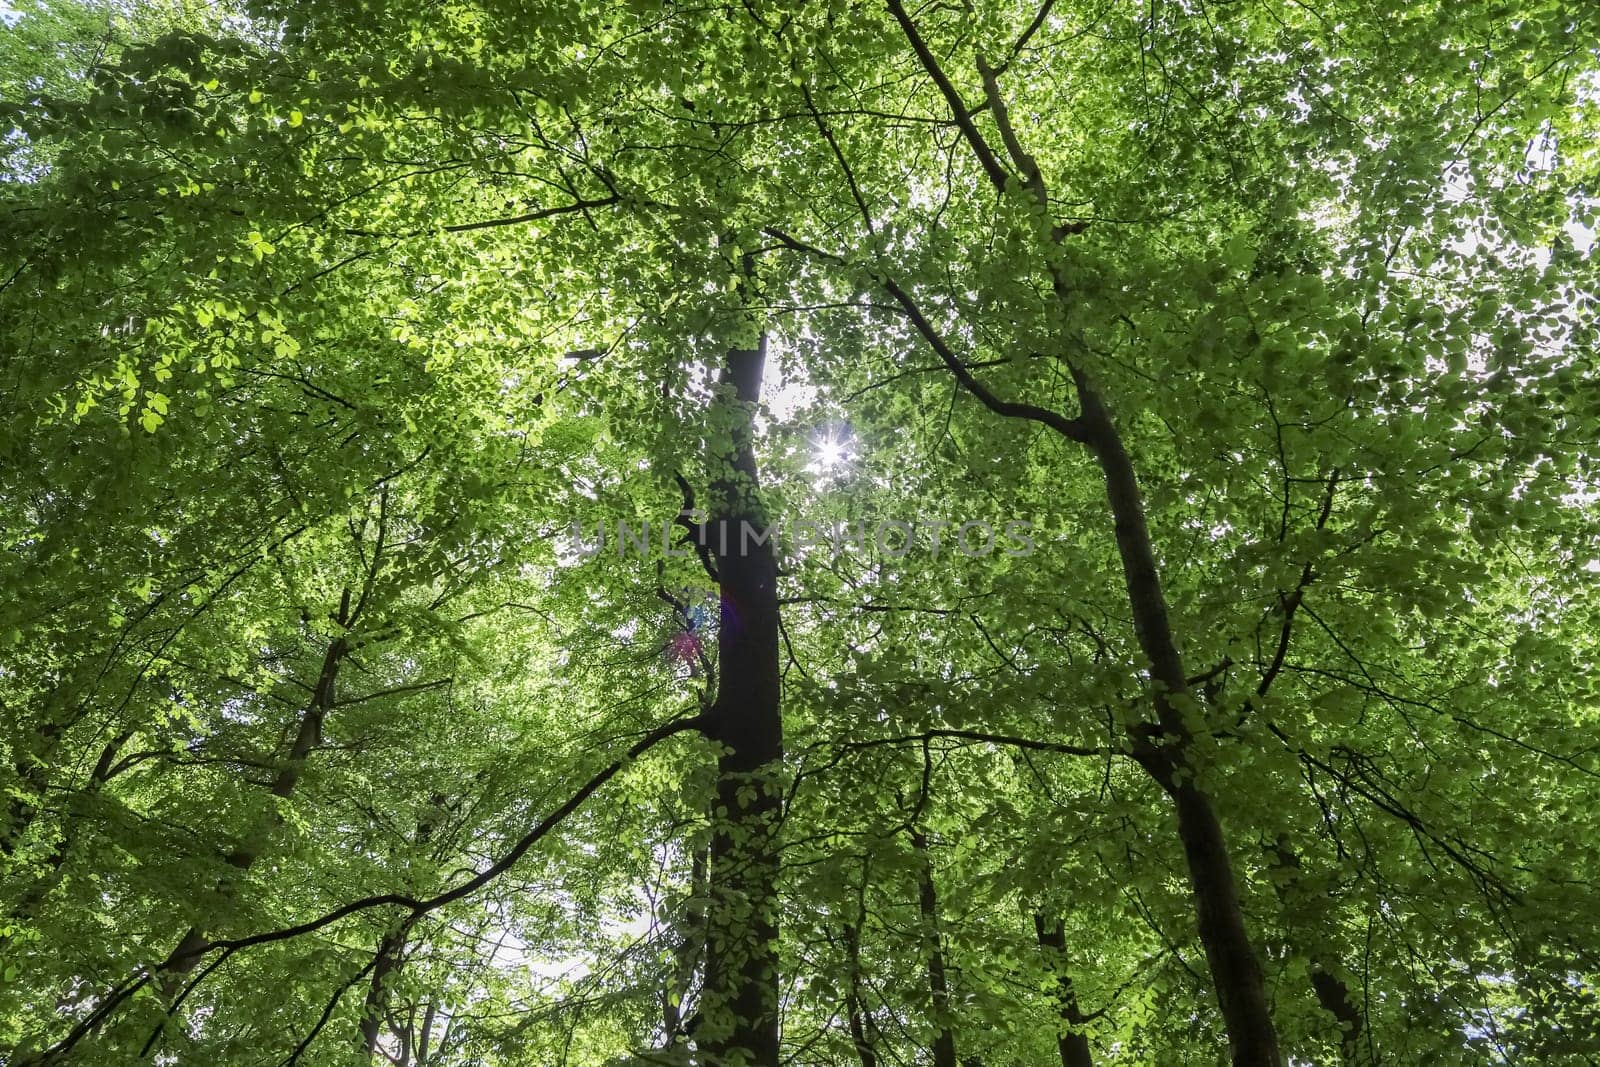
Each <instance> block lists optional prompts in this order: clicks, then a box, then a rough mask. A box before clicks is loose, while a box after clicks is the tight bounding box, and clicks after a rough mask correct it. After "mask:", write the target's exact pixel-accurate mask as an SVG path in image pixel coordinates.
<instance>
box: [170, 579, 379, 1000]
mask: <svg viewBox="0 0 1600 1067" xmlns="http://www.w3.org/2000/svg"><path fill="white" fill-rule="evenodd" d="M349 609H350V592H349V590H346V591H345V594H344V599H343V603H342V604H341V606H340V619H341V621H342V620H344V619H346V618H347V617H348V615H349ZM348 650H349V645H348V643H347V642H346V641H345V639H344V638H343V637H336V638H334V639H333V640H332V641H330V642H329V643H328V649H327V652H326V653H325V654H324V655H323V658H322V667H321V669H320V670H319V671H318V674H317V684H316V686H315V688H314V689H313V690H312V694H311V700H310V702H309V703H307V705H306V707H305V710H304V711H303V712H301V715H300V724H299V728H298V730H297V731H296V733H295V738H294V742H293V743H292V744H291V745H290V746H289V751H288V753H287V754H286V756H285V757H284V761H283V764H282V766H281V767H279V769H278V774H277V777H276V778H274V779H273V782H272V786H271V788H270V789H269V790H268V792H269V793H271V795H272V796H273V797H276V798H278V799H287V798H288V797H290V796H291V795H293V793H294V791H295V787H296V786H297V785H299V784H300V776H301V774H302V773H303V772H304V771H305V765H306V760H307V758H309V756H310V755H311V750H312V749H313V748H315V747H316V745H317V742H318V741H319V740H320V739H321V737H322V724H323V721H324V720H325V719H326V718H327V715H328V712H329V711H331V710H332V709H333V703H334V699H335V690H336V686H337V682H338V678H339V667H340V665H341V664H342V663H343V662H344V657H345V653H346V652H347V651H348ZM278 819H279V816H278V815H277V813H276V812H275V813H274V815H273V818H272V820H271V822H270V824H269V826H268V828H267V831H266V832H270V829H271V827H272V826H276V825H277V823H278ZM266 832H263V833H260V834H258V835H256V837H255V838H254V839H251V840H247V841H246V842H245V843H243V844H242V845H240V846H239V847H238V848H237V849H235V850H234V851H233V852H231V853H230V854H229V855H228V859H227V862H228V865H229V866H230V867H233V868H235V869H236V870H239V871H248V870H249V869H250V867H251V865H252V864H254V863H255V861H256V858H257V857H258V856H259V855H260V854H261V847H262V843H263V839H264V837H265V836H266ZM230 883H231V879H228V878H223V879H222V880H221V881H219V882H218V884H217V888H216V892H217V893H219V894H226V893H227V892H229V891H230V888H231V885H230ZM208 943H209V942H208V941H207V939H206V934H205V931H204V930H202V929H201V928H200V927H199V926H198V925H197V926H191V927H190V928H189V929H188V931H187V932H185V933H184V935H183V937H182V939H180V940H179V942H178V946H177V947H176V948H175V949H173V950H172V953H171V954H170V955H169V956H168V957H167V959H166V961H165V962H164V963H162V964H161V968H160V970H161V978H160V988H161V991H162V993H163V994H164V995H165V996H166V998H167V999H168V1000H171V999H172V998H173V997H175V996H177V994H178V990H179V989H180V988H181V986H182V983H183V979H184V976H185V975H187V974H189V972H190V971H193V970H194V968H195V967H196V966H197V965H198V964H199V962H200V958H201V956H202V955H204V953H205V950H206V946H207V944H208Z"/></svg>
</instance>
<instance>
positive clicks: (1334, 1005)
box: [1270, 841, 1372, 1067]
mask: <svg viewBox="0 0 1600 1067" xmlns="http://www.w3.org/2000/svg"><path fill="white" fill-rule="evenodd" d="M1270 851H1271V852H1272V857H1273V866H1275V867H1277V868H1278V869H1279V870H1280V871H1283V872H1285V873H1286V874H1287V875H1288V882H1287V884H1282V885H1279V887H1278V898H1279V899H1280V900H1282V901H1283V902H1284V904H1285V906H1286V907H1287V906H1288V905H1289V903H1290V897H1291V896H1292V895H1294V894H1295V892H1296V889H1297V888H1298V883H1299V871H1300V857H1299V856H1297V855H1295V854H1294V852H1293V851H1291V850H1290V849H1289V848H1288V847H1287V846H1285V845H1284V844H1283V843H1282V842H1281V841H1280V842H1275V843H1274V844H1273V845H1272V846H1271V848H1270ZM1310 957H1311V991H1312V992H1313V993H1315V994H1316V995H1317V1003H1318V1004H1319V1005H1321V1006H1322V1010H1323V1011H1325V1012H1327V1013H1328V1014H1329V1015H1332V1016H1333V1018H1334V1020H1335V1021H1336V1022H1338V1024H1339V1057H1340V1060H1341V1062H1343V1063H1345V1064H1347V1065H1352V1067H1353V1065H1358V1064H1366V1063H1370V1062H1372V1057H1371V1056H1369V1054H1368V1052H1367V1049H1366V1048H1365V1047H1364V1045H1363V1043H1362V1035H1363V1033H1364V1032H1365V1030H1366V1022H1367V1018H1366V1014H1365V1013H1364V1012H1362V1010H1361V1009H1360V1008H1358V1007H1357V1006H1356V1002H1355V1000H1354V999H1353V998H1352V997H1351V995H1350V987H1349V986H1347V985H1345V983H1344V979H1342V978H1340V977H1339V976H1338V974H1337V973H1336V972H1335V970H1334V967H1333V965H1332V964H1333V961H1332V960H1331V959H1330V958H1329V954H1328V953H1326V952H1322V951H1318V950H1317V949H1316V948H1315V947H1314V948H1313V949H1312V951H1311V953H1310Z"/></svg>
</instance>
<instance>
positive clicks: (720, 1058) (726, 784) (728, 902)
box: [696, 336, 783, 1067]
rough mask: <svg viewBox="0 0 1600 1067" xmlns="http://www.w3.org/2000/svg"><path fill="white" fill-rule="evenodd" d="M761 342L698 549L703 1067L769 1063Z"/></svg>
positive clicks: (770, 830)
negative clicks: (757, 435)
mask: <svg viewBox="0 0 1600 1067" xmlns="http://www.w3.org/2000/svg"><path fill="white" fill-rule="evenodd" d="M766 347H767V346H766V338H765V336H762V337H761V339H760V341H759V343H758V344H757V346H756V347H755V348H753V349H731V350H730V351H729V352H728V355H727V365H726V367H725V368H724V370H723V373H722V384H723V386H724V387H725V388H729V389H731V391H732V394H733V395H732V397H729V398H726V399H725V400H723V401H721V402H722V403H726V404H727V406H728V409H729V410H730V411H731V412H733V413H734V417H733V418H732V419H730V420H729V421H730V422H731V423H732V426H733V429H732V442H731V454H724V455H713V456H712V457H711V462H712V464H713V470H714V471H715V473H714V475H713V482H712V498H713V501H712V507H713V511H712V515H711V522H710V523H709V524H708V525H707V526H706V527H705V530H706V534H705V541H706V542H707V545H706V547H708V548H709V549H710V551H711V553H712V554H713V555H714V558H715V559H716V566H717V579H718V584H719V585H720V587H721V595H722V603H721V612H720V629H719V632H718V639H717V649H718V652H717V667H718V683H717V696H716V700H715V702H714V703H713V705H712V707H711V709H710V712H709V716H708V718H709V724H708V726H707V729H706V733H707V736H709V737H710V738H711V739H712V740H714V741H717V742H718V743H720V744H721V745H723V746H724V752H723V754H722V756H721V757H720V758H719V759H718V761H717V791H716V808H717V810H716V818H715V819H713V830H712V837H711V849H710V852H711V884H710V890H711V892H710V898H711V907H710V912H709V915H708V927H707V933H708V938H707V951H706V985H705V993H704V996H703V998H702V1005H701V1021H700V1025H699V1027H697V1035H696V1036H697V1039H698V1041H699V1043H700V1046H701V1048H703V1049H705V1051H707V1052H708V1053H709V1054H710V1056H711V1059H712V1062H713V1063H717V1064H722V1063H728V1064H730V1065H731V1064H733V1063H735V1062H742V1063H745V1064H751V1065H755V1067H777V1063H778V974H777V937H778V927H777V914H776V911H777V909H776V906H775V905H776V899H775V898H776V893H777V874H778V864H777V854H776V844H775V841H774V836H775V834H776V831H777V823H778V816H779V814H780V803H781V791H780V789H779V784H778V782H777V780H776V776H775V775H776V772H777V771H778V770H779V769H780V766H781V761H782V758H783V722H782V718H781V714H780V710H779V696H780V693H779V674H778V574H777V560H776V558H775V556H774V554H773V550H772V545H771V544H770V542H766V541H762V543H760V544H755V543H754V539H752V538H746V537H745V536H744V529H743V527H744V524H746V523H748V524H749V525H750V526H751V527H752V528H754V529H755V530H757V531H764V530H765V529H766V525H767V524H766V522H765V521H764V516H763V513H762V510H761V507H760V504H759V501H758V499H757V490H758V487H759V481H758V478H757V471H756V459H755V446H754V439H753V438H754V433H753V426H754V408H755V404H756V402H757V401H758V400H759V399H760V395H761V377H762V370H763V364H764V363H765V360H766Z"/></svg>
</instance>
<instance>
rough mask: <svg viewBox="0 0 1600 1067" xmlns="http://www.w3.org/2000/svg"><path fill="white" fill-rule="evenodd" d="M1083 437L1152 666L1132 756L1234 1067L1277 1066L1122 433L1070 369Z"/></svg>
mask: <svg viewBox="0 0 1600 1067" xmlns="http://www.w3.org/2000/svg"><path fill="white" fill-rule="evenodd" d="M1074 378H1075V380H1076V384H1077V392H1078V399H1079V404H1080V409H1081V414H1080V416H1079V419H1080V422H1081V425H1082V427H1083V432H1084V437H1085V441H1086V443H1087V445H1088V447H1089V449H1090V451H1091V452H1092V453H1093V455H1094V457H1095V460H1096V462H1097V463H1098V464H1099V466H1100V470H1101V473H1102V475H1103V476H1104V478H1105V483H1106V499H1107V501H1108V502H1109V504H1110V506H1111V515H1112V521H1113V524H1114V526H1115V531H1116V542H1117V553H1118V555H1119V556H1120V557H1121V560H1122V572H1123V582H1124V585H1125V586H1126V589H1127V596H1128V604H1129V607H1130V608H1131V609H1132V614H1133V625H1134V632H1135V635H1136V636H1137V638H1138V640H1139V645H1140V647H1141V649H1142V650H1143V651H1144V654H1145V657H1146V658H1147V659H1148V660H1149V662H1150V677H1151V686H1150V692H1151V700H1152V703H1153V704H1154V707H1155V712H1156V721H1157V723H1158V724H1159V728H1158V729H1156V730H1153V731H1152V730H1147V731H1143V732H1141V733H1139V734H1138V735H1137V736H1136V738H1135V747H1134V753H1133V754H1134V757H1135V758H1136V759H1137V760H1138V761H1139V763H1140V765H1141V766H1143V767H1144V769H1145V770H1146V771H1147V772H1148V773H1149V774H1150V776H1151V777H1152V778H1154V779H1155V781H1156V782H1157V784H1159V785H1160V786H1161V788H1162V789H1163V790H1164V791H1165V792H1166V793H1167V795H1168V796H1169V797H1171V798H1172V802H1173V806H1174V808H1175V809H1176V812H1177V816H1178V836H1179V838H1180V840H1181V841H1182V842H1183V853H1184V859H1185V861H1186V863H1187V865H1188V871H1189V885H1190V888H1191V890H1192V892H1193V894H1194V902H1195V914H1196V919H1197V925H1198V928H1199V934H1200V941H1201V944H1202V945H1204V946H1205V950H1206V960H1207V962H1208V963H1209V964H1210V968H1211V977H1212V981H1213V982H1214V983H1215V985H1216V992H1217V1003H1218V1006H1219V1007H1220V1008H1221V1010H1222V1017H1223V1021H1224V1023H1225V1024H1226V1026H1227V1031H1228V1042H1229V1045H1230V1046H1231V1050H1232V1057H1233V1062H1234V1064H1235V1065H1236V1067H1279V1065H1280V1064H1281V1063H1282V1062H1283V1058H1282V1055H1281V1053H1280V1052H1279V1050H1278V1036H1277V1031H1276V1029H1275V1028H1274V1026H1273V1022H1272V1013H1271V1010H1270V1008H1269V1006H1268V1003H1267V990H1266V982H1265V979H1264V977H1263V974H1262V970H1261V964H1260V962H1259V960H1258V959H1257V957H1256V953H1255V948H1254V946H1253V945H1252V944H1251V941H1250V935H1249V932H1248V930H1247V929H1246V926H1245V920H1244V910H1243V907H1242V906H1241V904H1240V901H1239V892H1238V883H1237V880H1236V879H1235V877H1234V873H1233V863H1232V860H1231V859H1230V857H1229V855H1228V842H1227V838H1226V837H1225V835H1224V833H1223V829H1222V822H1221V819H1220V818H1219V817H1218V815H1217V810H1216V806H1215V805H1214V804H1213V803H1212V800H1211V797H1210V796H1209V795H1208V794H1207V793H1206V792H1205V791H1204V790H1202V789H1201V788H1199V787H1198V786H1197V785H1196V784H1195V779H1194V771H1195V768H1194V766H1193V764H1192V760H1191V755H1190V750H1191V747H1192V740H1193V736H1192V733H1191V729H1190V726H1189V723H1188V721H1186V719H1185V717H1184V709H1185V708H1186V707H1189V706H1191V705H1194V703H1195V702H1194V700H1193V698H1192V696H1191V694H1190V692H1189V684H1188V676H1187V675H1186V674H1185V672H1184V668H1183V658H1182V656H1181V655H1180V653H1179V651H1178V646H1177V643H1176V641H1175V640H1174V638H1173V634H1172V625H1171V621H1170V619H1169V618H1168V614H1167V602H1166V596H1165V594H1164V593H1163V592H1162V589H1161V579H1160V574H1159V570H1158V568H1157V565H1156V558H1155V550H1154V549H1153V548H1152V546H1151V543H1150V530H1149V527H1148V525H1147V524H1146V522H1145V513H1144V501H1143V499H1142V498H1141V496H1140V493H1139V483H1138V479H1137V478H1136V477H1135V475H1134V469H1133V461H1132V460H1131V459H1130V458H1129V456H1128V452H1127V449H1126V448H1125V447H1124V446H1123V443H1122V438H1121V436H1120V435H1119V434H1118V433H1117V429H1116V426H1115V425H1114V424H1113V422H1112V419H1111V413H1110V412H1109V411H1108V410H1107V408H1106V406H1105V403H1104V401H1103V400H1102V399H1101V397H1100V394H1099V393H1098V392H1097V391H1096V389H1095V388H1094V386H1093V384H1092V383H1091V382H1090V381H1089V380H1088V378H1087V376H1086V375H1084V374H1083V373H1082V372H1081V371H1075V372H1074Z"/></svg>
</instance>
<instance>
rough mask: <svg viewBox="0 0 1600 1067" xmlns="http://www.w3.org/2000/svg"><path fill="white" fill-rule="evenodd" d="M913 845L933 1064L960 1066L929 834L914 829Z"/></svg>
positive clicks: (939, 1066)
mask: <svg viewBox="0 0 1600 1067" xmlns="http://www.w3.org/2000/svg"><path fill="white" fill-rule="evenodd" d="M911 847H912V848H914V849H916V850H917V859H918V860H919V861H920V863H919V866H918V869H917V910H918V912H919V913H920V914H921V915H922V929H923V931H924V936H926V937H927V939H928V964H927V966H928V995H929V998H930V999H931V1000H932V1001H933V1020H934V1032H933V1049H932V1051H933V1067H958V1064H957V1061H956V1035H955V1032H954V1031H952V1030H951V1029H950V982H949V979H948V978H947V977H946V975H945V965H944V939H943V938H942V937H941V936H940V933H939V892H938V889H937V887H936V886H935V885H934V884H933V862H932V861H931V860H930V859H929V858H928V838H927V836H926V835H924V834H923V832H922V831H921V830H912V831H911Z"/></svg>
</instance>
